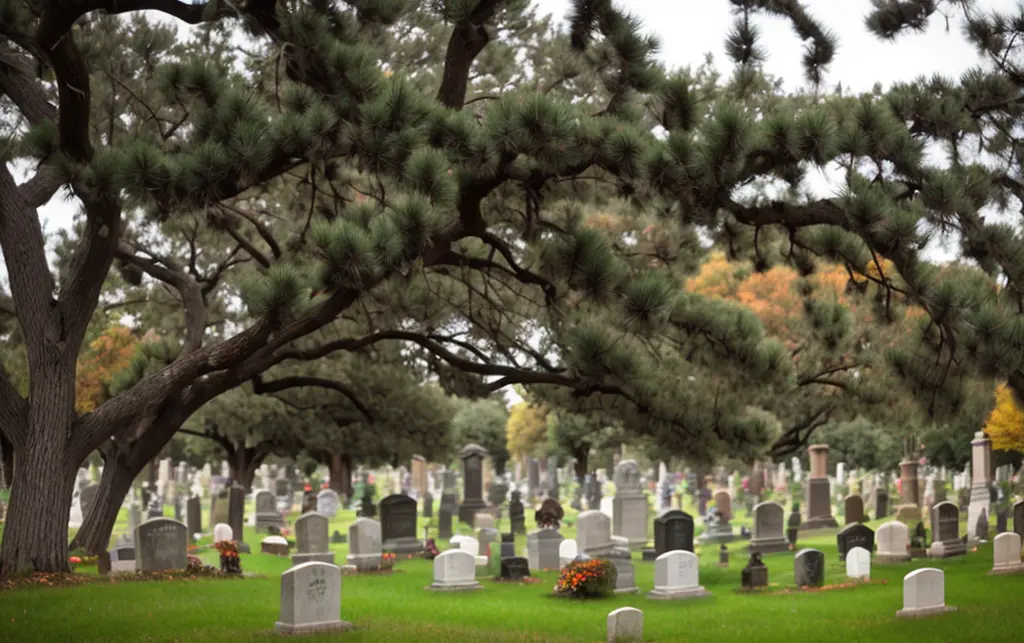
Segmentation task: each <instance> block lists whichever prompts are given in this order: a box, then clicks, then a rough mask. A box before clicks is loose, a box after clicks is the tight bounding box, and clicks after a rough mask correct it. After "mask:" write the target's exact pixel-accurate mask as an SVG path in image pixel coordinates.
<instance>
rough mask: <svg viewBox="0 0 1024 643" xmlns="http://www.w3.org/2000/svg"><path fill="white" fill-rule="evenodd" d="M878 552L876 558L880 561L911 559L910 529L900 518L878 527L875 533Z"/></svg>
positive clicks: (893, 561)
mask: <svg viewBox="0 0 1024 643" xmlns="http://www.w3.org/2000/svg"><path fill="white" fill-rule="evenodd" d="M875 540H876V541H877V542H878V553H877V554H876V555H875V560H876V561H877V562H880V563H902V562H906V561H908V560H910V551H909V549H908V547H909V545H910V529H908V528H907V526H906V525H904V524H903V523H902V522H899V521H898V520H890V521H889V522H887V523H885V524H883V525H882V526H880V527H879V528H878V533H877V534H875Z"/></svg>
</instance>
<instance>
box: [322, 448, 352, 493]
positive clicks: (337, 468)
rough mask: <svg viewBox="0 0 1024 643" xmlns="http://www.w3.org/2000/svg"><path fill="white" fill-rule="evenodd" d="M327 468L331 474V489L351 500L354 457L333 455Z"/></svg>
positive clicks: (339, 454)
mask: <svg viewBox="0 0 1024 643" xmlns="http://www.w3.org/2000/svg"><path fill="white" fill-rule="evenodd" d="M327 468H328V470H329V471H330V474H331V489H333V490H334V491H335V492H336V493H338V494H341V495H343V496H345V497H346V498H351V497H352V456H350V455H348V454H343V453H332V454H330V457H329V458H328V462H327Z"/></svg>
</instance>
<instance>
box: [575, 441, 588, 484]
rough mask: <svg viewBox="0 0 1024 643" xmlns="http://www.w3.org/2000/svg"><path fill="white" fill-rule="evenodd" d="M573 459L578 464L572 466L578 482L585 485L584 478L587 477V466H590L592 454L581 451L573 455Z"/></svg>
mask: <svg viewBox="0 0 1024 643" xmlns="http://www.w3.org/2000/svg"><path fill="white" fill-rule="evenodd" d="M573 458H574V459H575V460H576V462H575V463H574V464H573V465H572V468H573V471H574V472H575V473H576V480H578V481H579V483H580V484H583V478H584V476H586V475H587V465H588V464H590V462H589V460H590V452H589V449H588V450H582V449H581V450H580V451H577V452H576V453H573Z"/></svg>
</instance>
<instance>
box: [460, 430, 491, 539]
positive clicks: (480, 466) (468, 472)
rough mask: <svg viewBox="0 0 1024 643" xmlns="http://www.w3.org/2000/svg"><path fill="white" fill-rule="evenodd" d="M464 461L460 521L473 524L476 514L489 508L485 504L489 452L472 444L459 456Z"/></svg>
mask: <svg viewBox="0 0 1024 643" xmlns="http://www.w3.org/2000/svg"><path fill="white" fill-rule="evenodd" d="M459 457H460V458H461V459H462V479H463V498H462V504H461V505H459V521H460V522H464V523H466V524H467V525H472V524H473V517H474V516H475V515H476V512H478V511H480V510H481V509H485V508H486V507H487V503H486V502H484V458H486V457H487V451H486V450H485V449H484V448H483V447H481V446H478V445H475V444H470V445H468V446H466V447H465V448H464V449H463V450H462V452H461V453H460V454H459Z"/></svg>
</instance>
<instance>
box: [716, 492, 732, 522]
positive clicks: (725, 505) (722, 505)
mask: <svg viewBox="0 0 1024 643" xmlns="http://www.w3.org/2000/svg"><path fill="white" fill-rule="evenodd" d="M715 508H716V509H718V515H719V516H720V517H721V519H722V520H724V521H725V522H729V521H730V520H732V518H733V516H732V496H730V495H729V492H728V491H724V490H722V491H718V492H716V493H715Z"/></svg>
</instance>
